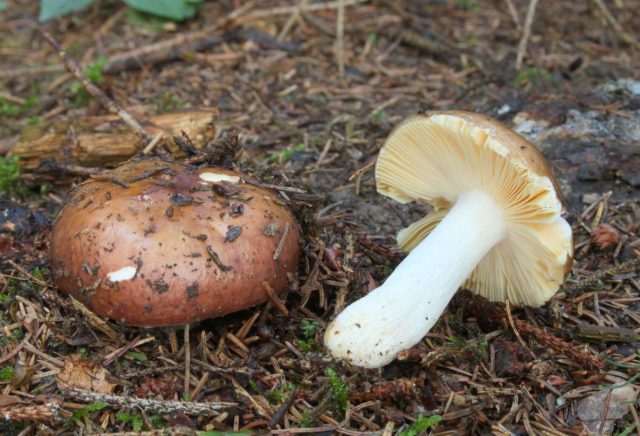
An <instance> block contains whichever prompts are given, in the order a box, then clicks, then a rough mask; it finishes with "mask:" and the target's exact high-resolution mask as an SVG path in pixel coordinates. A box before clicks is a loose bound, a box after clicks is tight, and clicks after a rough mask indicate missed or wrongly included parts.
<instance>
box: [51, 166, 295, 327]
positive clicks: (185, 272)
mask: <svg viewBox="0 0 640 436" xmlns="http://www.w3.org/2000/svg"><path fill="white" fill-rule="evenodd" d="M299 235H300V231H299V227H298V225H297V223H296V221H295V218H294V217H293V215H292V214H291V212H290V211H289V210H288V209H287V208H286V207H285V206H284V205H283V204H282V202H281V201H280V200H279V199H278V197H277V195H276V194H275V193H274V192H272V191H270V190H267V189H264V188H261V187H257V186H254V185H251V184H249V183H244V181H243V176H242V175H241V174H237V173H234V172H232V171H230V170H226V169H221V168H193V167H187V166H185V165H182V164H178V163H175V162H164V161H159V160H144V161H139V162H130V163H127V164H125V165H123V166H122V167H119V168H118V169H116V170H114V172H113V175H112V176H108V177H101V178H94V179H91V180H88V181H86V182H84V183H82V184H81V185H79V186H78V187H77V188H76V189H75V190H74V191H73V192H72V193H71V195H70V196H69V199H68V201H67V202H66V204H65V205H64V207H63V209H62V211H61V213H60V216H59V217H58V219H57V220H56V222H55V224H54V227H53V232H52V236H51V245H50V258H51V265H52V271H53V275H54V278H55V281H56V284H57V286H58V287H59V288H60V289H61V290H63V291H64V292H67V293H69V294H71V295H73V296H74V297H75V298H77V299H79V300H80V301H82V302H83V303H84V304H85V305H87V307H89V308H90V309H92V310H93V311H95V312H96V313H98V314H100V315H103V316H106V317H109V318H113V319H117V320H120V321H122V322H123V323H125V324H127V325H134V326H144V327H158V326H169V325H180V324H186V323H190V322H194V321H199V320H203V319H207V318H212V317H216V316H221V315H224V314H227V313H231V312H234V311H238V310H242V309H246V308H248V307H250V306H253V305H256V304H260V303H263V302H265V301H266V300H267V299H268V296H267V294H266V292H265V290H264V289H263V287H262V286H261V284H262V282H263V281H266V282H267V283H268V284H269V285H270V286H271V287H272V288H273V289H274V290H275V291H276V292H282V291H284V290H285V289H286V286H287V275H288V274H289V273H294V272H295V271H296V268H297V264H298V259H299V253H300V247H299V243H298V239H299Z"/></svg>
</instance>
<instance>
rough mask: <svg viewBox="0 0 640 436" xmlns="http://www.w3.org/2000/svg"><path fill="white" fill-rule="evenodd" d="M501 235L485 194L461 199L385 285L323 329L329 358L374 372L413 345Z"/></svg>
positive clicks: (501, 223) (498, 214)
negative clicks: (329, 353) (342, 360)
mask: <svg viewBox="0 0 640 436" xmlns="http://www.w3.org/2000/svg"><path fill="white" fill-rule="evenodd" d="M505 235H506V223H505V219H504V216H503V211H502V209H501V207H500V206H499V205H498V204H497V203H496V202H495V201H494V200H493V198H491V197H490V196H489V195H487V194H485V193H484V192H481V191H471V192H467V193H464V194H463V195H461V196H460V197H459V199H458V201H457V202H456V204H455V205H454V207H453V208H452V209H451V211H450V212H449V213H448V214H447V216H446V217H445V218H444V219H443V220H442V222H441V223H440V224H439V225H438V226H437V227H436V228H435V229H434V230H433V231H432V232H431V233H430V234H429V236H428V237H426V238H425V239H424V240H423V241H422V242H421V243H420V244H419V245H418V246H417V247H416V248H414V249H413V251H411V253H409V255H408V256H407V257H406V258H405V259H404V260H403V261H402V262H401V263H400V265H398V267H397V268H396V269H395V271H394V272H393V273H392V274H391V275H390V276H389V277H388V278H387V280H386V282H385V283H384V284H383V285H382V286H380V287H378V288H377V289H375V290H373V291H372V292H371V293H369V294H368V295H367V296H365V297H363V298H361V299H360V300H358V301H356V302H355V303H353V304H351V305H350V306H348V307H347V308H346V309H345V310H344V311H343V312H342V313H340V314H339V315H338V317H337V318H336V319H335V320H334V321H333V322H332V323H331V324H330V325H329V327H328V328H327V331H326V333H325V337H324V342H325V345H326V346H327V347H328V348H329V350H330V351H331V354H332V355H333V356H334V357H337V358H342V359H345V360H347V361H349V362H351V363H353V364H355V365H358V366H363V367H368V368H377V367H381V366H384V365H386V364H388V363H389V362H391V361H392V360H393V359H394V358H395V357H396V355H397V353H398V352H399V351H402V350H405V349H407V348H410V347H412V346H413V345H415V344H416V343H418V342H419V341H420V340H421V339H422V338H423V337H424V335H425V334H426V333H427V332H428V331H429V330H430V329H431V327H433V325H434V324H435V323H436V321H437V320H438V318H439V317H440V315H441V314H442V312H443V311H444V309H445V308H446V306H447V304H448V303H449V301H450V300H451V298H452V297H453V295H454V294H455V292H456V291H457V289H458V288H459V287H460V285H461V284H462V283H463V282H464V281H465V279H466V278H467V277H468V276H469V275H470V274H471V272H472V271H473V270H474V269H475V267H476V265H477V264H478V263H479V262H480V260H481V259H482V258H483V257H484V256H485V255H486V254H487V253H488V252H489V251H490V250H491V249H492V248H493V247H494V246H495V245H496V244H497V243H499V242H500V241H501V240H502V239H503V238H504V237H505Z"/></svg>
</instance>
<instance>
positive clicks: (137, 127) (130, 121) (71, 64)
mask: <svg viewBox="0 0 640 436" xmlns="http://www.w3.org/2000/svg"><path fill="white" fill-rule="evenodd" d="M39 30H40V34H41V35H42V37H43V38H44V39H45V40H46V41H47V42H48V43H49V44H51V46H52V47H53V48H54V49H55V50H56V53H57V54H58V56H59V57H60V59H62V62H64V64H65V66H66V67H67V69H68V70H69V72H70V73H71V74H73V76H74V77H75V78H76V79H77V80H78V81H79V82H80V83H82V86H84V87H85V89H86V90H87V92H89V94H91V95H92V96H94V97H95V98H97V99H98V101H99V102H100V104H102V106H104V107H105V108H106V109H107V110H108V111H109V112H111V113H112V114H114V115H117V116H118V117H120V118H121V119H122V121H124V122H125V123H126V124H127V125H128V126H129V127H131V129H132V130H133V131H134V132H136V134H137V135H138V136H140V137H141V138H142V139H144V141H145V143H147V142H149V141H150V140H151V136H149V134H148V133H147V131H146V130H145V129H144V127H142V125H141V124H140V123H139V122H138V121H137V120H136V119H135V118H134V117H133V116H131V114H129V112H127V111H125V110H124V109H123V108H122V106H120V105H119V104H118V103H116V102H115V101H113V100H111V99H110V98H109V97H107V95H106V94H105V93H104V92H102V91H101V90H100V88H98V87H97V86H96V85H94V84H93V83H91V81H90V80H89V79H88V78H87V76H86V75H85V74H84V72H83V71H82V68H81V67H80V65H78V64H77V63H76V62H75V61H74V60H73V59H71V57H70V56H69V55H67V53H66V52H65V51H64V49H63V48H62V46H61V45H60V44H58V41H56V40H55V39H54V38H53V36H51V34H50V33H49V32H47V31H46V30H44V28H43V27H42V26H40V27H39Z"/></svg>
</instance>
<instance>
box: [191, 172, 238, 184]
mask: <svg viewBox="0 0 640 436" xmlns="http://www.w3.org/2000/svg"><path fill="white" fill-rule="evenodd" d="M200 179H202V180H204V181H205V182H209V183H216V182H229V183H240V177H238V176H230V175H229V174H224V173H212V172H209V171H207V172H204V173H200Z"/></svg>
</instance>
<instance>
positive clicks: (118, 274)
mask: <svg viewBox="0 0 640 436" xmlns="http://www.w3.org/2000/svg"><path fill="white" fill-rule="evenodd" d="M136 271H138V270H137V268H136V267H135V266H125V267H124V268H120V269H119V270H117V271H111V272H110V273H109V274H107V277H109V280H110V281H112V282H121V281H123V280H131V279H132V278H134V277H135V276H136Z"/></svg>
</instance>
